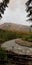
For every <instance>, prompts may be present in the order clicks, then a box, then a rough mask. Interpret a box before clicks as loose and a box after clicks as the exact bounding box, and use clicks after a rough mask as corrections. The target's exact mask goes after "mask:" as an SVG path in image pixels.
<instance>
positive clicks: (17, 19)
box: [0, 0, 32, 25]
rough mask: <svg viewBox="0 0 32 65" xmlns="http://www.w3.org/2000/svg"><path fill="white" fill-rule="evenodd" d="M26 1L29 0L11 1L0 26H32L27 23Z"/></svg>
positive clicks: (0, 21)
mask: <svg viewBox="0 0 32 65" xmlns="http://www.w3.org/2000/svg"><path fill="white" fill-rule="evenodd" d="M0 1H1V0H0ZM26 1H27V0H10V2H9V5H8V8H6V11H5V12H4V15H2V16H3V18H2V19H1V20H0V24H3V23H5V22H8V23H16V24H22V25H31V24H32V23H30V22H27V21H26V19H27V17H26V16H27V13H26V11H25V9H26V6H25V3H26Z"/></svg>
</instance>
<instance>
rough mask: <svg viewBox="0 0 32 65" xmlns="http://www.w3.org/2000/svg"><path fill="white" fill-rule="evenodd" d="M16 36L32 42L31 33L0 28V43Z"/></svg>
mask: <svg viewBox="0 0 32 65" xmlns="http://www.w3.org/2000/svg"><path fill="white" fill-rule="evenodd" d="M16 38H21V39H23V40H26V41H29V42H32V33H31V32H29V34H27V33H25V32H12V31H7V30H2V29H0V43H3V42H5V41H8V40H12V39H16Z"/></svg>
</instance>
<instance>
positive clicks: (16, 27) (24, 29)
mask: <svg viewBox="0 0 32 65" xmlns="http://www.w3.org/2000/svg"><path fill="white" fill-rule="evenodd" d="M30 28H31V27H29V26H25V25H20V24H14V23H4V24H2V25H0V29H4V30H11V31H22V32H29V30H30ZM31 31H32V29H31Z"/></svg>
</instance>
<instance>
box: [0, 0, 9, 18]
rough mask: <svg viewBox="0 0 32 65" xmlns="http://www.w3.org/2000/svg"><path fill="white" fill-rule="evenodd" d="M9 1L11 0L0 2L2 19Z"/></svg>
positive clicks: (0, 16)
mask: <svg viewBox="0 0 32 65" xmlns="http://www.w3.org/2000/svg"><path fill="white" fill-rule="evenodd" d="M8 3H9V0H3V2H1V3H0V19H1V18H2V14H4V11H5V8H6V7H8V6H7V4H8Z"/></svg>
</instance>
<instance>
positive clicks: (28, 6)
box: [25, 0, 32, 21]
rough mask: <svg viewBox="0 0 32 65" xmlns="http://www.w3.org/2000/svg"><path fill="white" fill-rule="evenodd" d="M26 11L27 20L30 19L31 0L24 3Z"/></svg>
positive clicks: (31, 12) (31, 16)
mask: <svg viewBox="0 0 32 65" xmlns="http://www.w3.org/2000/svg"><path fill="white" fill-rule="evenodd" d="M25 4H26V7H27V8H26V12H27V13H29V14H28V15H27V17H29V19H28V20H27V21H32V0H28V1H27V2H26V3H25Z"/></svg>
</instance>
